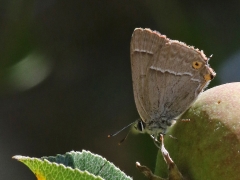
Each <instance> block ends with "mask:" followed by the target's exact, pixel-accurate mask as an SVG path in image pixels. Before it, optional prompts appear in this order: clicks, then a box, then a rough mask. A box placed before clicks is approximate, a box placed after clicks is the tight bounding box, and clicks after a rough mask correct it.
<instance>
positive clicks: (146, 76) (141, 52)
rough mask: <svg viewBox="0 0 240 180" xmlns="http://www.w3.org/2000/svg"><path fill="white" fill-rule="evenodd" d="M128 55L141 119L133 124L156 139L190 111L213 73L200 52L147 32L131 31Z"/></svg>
mask: <svg viewBox="0 0 240 180" xmlns="http://www.w3.org/2000/svg"><path fill="white" fill-rule="evenodd" d="M130 52H131V67H132V81H133V92H134V99H135V103H136V107H137V111H138V113H139V115H140V118H141V119H140V120H137V122H136V124H137V127H138V129H139V130H140V131H143V132H147V133H149V134H150V135H152V136H153V137H157V136H158V135H159V134H160V133H163V134H165V133H166V130H167V127H168V126H171V125H172V123H173V121H175V120H176V119H177V118H178V117H179V116H180V115H181V114H183V113H184V112H185V111H186V110H187V109H188V108H189V107H190V105H191V104H192V103H193V102H194V101H195V100H196V98H197V97H198V95H199V94H200V93H201V92H202V91H203V90H204V88H205V87H206V86H207V85H208V84H209V82H210V81H211V80H212V79H213V78H214V77H215V75H216V73H215V72H214V71H213V69H212V68H210V66H209V64H208V61H209V58H207V57H206V56H205V54H204V53H203V51H200V50H198V49H195V48H194V47H191V46H188V45H186V44H185V43H182V42H179V41H176V40H171V39H168V38H167V37H166V36H165V35H162V34H160V33H159V32H157V31H152V30H150V29H142V28H136V29H135V30H134V32H133V35H132V39H131V47H130Z"/></svg>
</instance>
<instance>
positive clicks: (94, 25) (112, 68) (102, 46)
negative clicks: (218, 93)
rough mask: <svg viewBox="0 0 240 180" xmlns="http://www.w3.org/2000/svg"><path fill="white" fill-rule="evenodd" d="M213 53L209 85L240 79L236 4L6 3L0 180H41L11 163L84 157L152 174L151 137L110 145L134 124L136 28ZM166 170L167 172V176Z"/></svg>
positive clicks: (162, 0) (0, 29) (0, 22)
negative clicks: (94, 156)
mask: <svg viewBox="0 0 240 180" xmlns="http://www.w3.org/2000/svg"><path fill="white" fill-rule="evenodd" d="M136 27H144V28H145V27H146V28H151V29H153V30H158V31H159V32H161V33H162V34H166V35H167V36H168V37H169V38H171V39H177V40H180V41H183V42H185V43H187V44H189V45H194V46H195V47H197V48H199V49H203V50H204V52H205V54H206V55H207V56H210V55H211V54H213V57H212V58H211V61H210V64H211V66H212V68H214V69H215V71H216V72H217V77H216V78H215V79H214V80H213V81H212V83H211V84H210V86H209V87H213V86H216V85H218V84H223V83H226V82H232V81H240V70H239V69H240V33H239V32H240V1H227V2H226V1H215V0H214V1H213V0H209V1H192V0H181V1H180V0H142V1H139V0H132V1H128V0H121V1H117V0H111V1H109V0H108V1H106V0H102V1H97V0H95V1H92V0H89V1H77V0H75V1H71V0H70V1H63V0H41V1H40V0H25V1H23V0H19V1H16V0H13V1H3V0H2V1H0V87H1V88H0V161H1V163H0V178H1V179H9V180H10V179H11V180H15V179H16V180H17V179H24V180H33V179H36V177H35V176H34V174H32V172H31V171H30V170H29V169H28V168H27V167H26V166H24V165H23V164H22V163H20V162H17V161H16V160H12V159H11V157H12V156H13V155H25V156H31V157H41V156H49V155H56V154H64V153H65V152H68V151H71V150H76V151H81V150H82V149H85V150H90V151H92V152H93V153H96V154H100V155H102V156H104V157H106V158H107V159H108V160H109V161H111V162H113V163H114V164H115V165H116V166H118V167H119V168H120V169H121V170H123V171H124V172H126V174H128V175H129V176H132V177H134V179H145V178H144V176H143V175H142V174H140V173H139V172H138V170H137V169H136V168H135V162H136V161H139V162H140V163H141V164H144V165H147V166H148V167H150V168H151V169H152V170H154V166H155V159H156V155H157V148H156V147H155V146H154V144H153V142H152V140H151V139H150V137H149V136H148V135H143V134H140V135H135V134H130V135H129V137H128V139H127V140H126V141H125V142H124V143H123V144H122V145H121V146H118V142H119V140H121V139H122V138H123V137H124V136H125V135H126V133H127V131H124V132H122V133H121V134H119V135H118V136H116V137H113V138H110V139H109V138H107V135H108V134H109V133H113V132H116V131H117V130H119V129H121V128H122V127H124V126H126V125H128V124H129V123H131V122H133V121H135V120H136V119H137V118H138V113H137V111H136V107H135V103H134V98H133V90H132V79H131V67H130V52H129V49H130V47H129V46H130V39H131V35H132V32H133V30H134V28H136ZM166 171H167V169H166Z"/></svg>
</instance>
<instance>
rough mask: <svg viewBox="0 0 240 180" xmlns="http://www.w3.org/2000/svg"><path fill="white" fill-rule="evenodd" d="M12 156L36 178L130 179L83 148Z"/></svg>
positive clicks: (73, 179)
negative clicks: (65, 151) (48, 154)
mask: <svg viewBox="0 0 240 180" xmlns="http://www.w3.org/2000/svg"><path fill="white" fill-rule="evenodd" d="M13 158H14V159H17V160H19V161H20V162H22V163H24V164H25V165H27V166H28V167H29V168H30V169H31V171H32V172H33V173H34V174H35V175H36V177H37V178H38V180H61V179H68V180H71V179H72V180H77V179H86V180H91V179H93V180H95V179H96V180H101V179H106V180H108V179H109V180H110V179H111V180H112V179H116V180H118V179H119V180H125V179H126V180H131V179H132V178H130V177H129V176H127V175H126V174H125V173H123V172H122V171H121V170H120V169H119V168H117V167H116V166H114V164H112V163H111V162H109V161H107V160H106V159H105V158H103V157H101V156H99V155H96V154H92V153H91V152H89V151H85V150H83V151H82V152H74V151H71V152H68V153H66V154H64V155H60V154H58V155H57V156H49V157H42V158H30V157H24V156H14V157H13Z"/></svg>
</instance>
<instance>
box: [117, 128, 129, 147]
mask: <svg viewBox="0 0 240 180" xmlns="http://www.w3.org/2000/svg"><path fill="white" fill-rule="evenodd" d="M129 132H130V131H128V133H127V135H126V136H125V137H124V138H123V139H122V140H121V141H119V143H118V145H121V144H122V143H123V142H124V141H125V140H126V139H127V137H128V135H129Z"/></svg>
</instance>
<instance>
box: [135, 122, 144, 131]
mask: <svg viewBox="0 0 240 180" xmlns="http://www.w3.org/2000/svg"><path fill="white" fill-rule="evenodd" d="M144 129H145V124H144V122H142V121H141V120H140V121H138V122H137V130H139V131H140V132H143V131H144Z"/></svg>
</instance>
